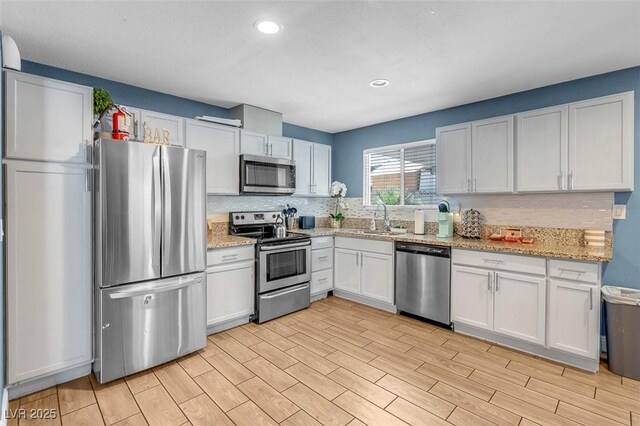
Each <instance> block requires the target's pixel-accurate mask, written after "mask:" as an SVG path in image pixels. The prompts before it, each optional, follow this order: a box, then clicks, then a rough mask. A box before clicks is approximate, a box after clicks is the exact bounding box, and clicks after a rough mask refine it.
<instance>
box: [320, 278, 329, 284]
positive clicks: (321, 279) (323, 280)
mask: <svg viewBox="0 0 640 426" xmlns="http://www.w3.org/2000/svg"><path fill="white" fill-rule="evenodd" d="M328 279H329V278H327V277H324V278H320V279H319V280H318V282H319V283H324V282H327V280H328Z"/></svg>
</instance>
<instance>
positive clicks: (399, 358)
mask: <svg viewBox="0 0 640 426" xmlns="http://www.w3.org/2000/svg"><path fill="white" fill-rule="evenodd" d="M364 349H365V350H367V351H369V352H373V353H374V354H376V355H378V356H382V357H385V358H387V359H392V360H393V361H394V362H396V363H397V364H398V365H401V366H403V367H406V368H409V369H411V370H415V369H417V368H418V367H420V366H421V365H422V364H424V361H422V360H419V359H418V358H414V357H412V356H411V355H409V354H407V353H403V352H399V351H396V350H395V349H393V348H390V347H388V346H385V345H381V344H380V343H378V342H372V343H369V344H368V345H367V346H365V347H364ZM407 352H409V351H407Z"/></svg>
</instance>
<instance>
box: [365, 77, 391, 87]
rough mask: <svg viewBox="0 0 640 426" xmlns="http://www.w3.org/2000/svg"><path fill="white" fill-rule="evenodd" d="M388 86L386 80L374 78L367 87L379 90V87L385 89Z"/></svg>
mask: <svg viewBox="0 0 640 426" xmlns="http://www.w3.org/2000/svg"><path fill="white" fill-rule="evenodd" d="M388 85H389V80H387V79H386V78H376V79H375V80H371V81H370V82H369V86H371V87H374V88H376V89H377V88H380V87H385V86H388Z"/></svg>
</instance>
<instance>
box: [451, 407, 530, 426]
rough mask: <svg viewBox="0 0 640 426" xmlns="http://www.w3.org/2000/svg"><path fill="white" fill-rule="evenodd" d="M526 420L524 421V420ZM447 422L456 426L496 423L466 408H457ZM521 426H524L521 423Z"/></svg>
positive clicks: (484, 425)
mask: <svg viewBox="0 0 640 426" xmlns="http://www.w3.org/2000/svg"><path fill="white" fill-rule="evenodd" d="M523 420H524V419H523ZM447 422H449V423H452V424H454V425H456V426H493V425H495V423H493V422H490V421H489V420H485V419H483V418H482V417H480V416H477V415H475V414H473V413H472V412H470V411H467V410H465V409H464V408H460V407H456V409H455V410H453V413H451V415H450V416H449V417H448V418H447ZM520 426H523V423H522V421H520Z"/></svg>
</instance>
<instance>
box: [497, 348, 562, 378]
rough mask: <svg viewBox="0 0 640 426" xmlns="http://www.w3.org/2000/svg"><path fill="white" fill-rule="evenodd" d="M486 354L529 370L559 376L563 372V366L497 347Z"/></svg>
mask: <svg viewBox="0 0 640 426" xmlns="http://www.w3.org/2000/svg"><path fill="white" fill-rule="evenodd" d="M487 352H488V353H490V354H494V355H498V356H501V357H503V358H509V359H511V363H513V362H518V363H519V364H524V365H527V366H528V367H530V368H535V369H537V370H539V371H540V372H542V373H548V374H551V375H556V376H560V375H562V372H563V371H564V367H563V366H561V365H558V364H555V363H552V362H551V361H547V360H543V359H540V358H534V357H532V356H530V355H527V354H522V353H520V352H517V351H514V350H511V349H506V348H501V347H499V346H492V347H491V348H490V349H489V350H488V351H487Z"/></svg>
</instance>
